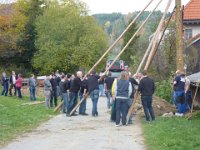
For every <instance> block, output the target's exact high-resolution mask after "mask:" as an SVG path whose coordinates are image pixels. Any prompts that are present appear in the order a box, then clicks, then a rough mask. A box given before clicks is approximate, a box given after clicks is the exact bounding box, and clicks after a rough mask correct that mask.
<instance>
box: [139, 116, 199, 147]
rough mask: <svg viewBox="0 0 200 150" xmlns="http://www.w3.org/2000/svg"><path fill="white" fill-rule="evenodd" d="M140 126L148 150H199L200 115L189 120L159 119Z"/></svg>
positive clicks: (143, 122)
mask: <svg viewBox="0 0 200 150" xmlns="http://www.w3.org/2000/svg"><path fill="white" fill-rule="evenodd" d="M142 124H143V129H144V136H145V142H146V145H147V148H148V149H149V150H200V114H198V115H196V116H195V117H193V118H192V119H191V120H187V119H186V118H177V117H175V118H161V117H159V118H157V120H156V122H155V123H151V124H146V122H145V121H142Z"/></svg>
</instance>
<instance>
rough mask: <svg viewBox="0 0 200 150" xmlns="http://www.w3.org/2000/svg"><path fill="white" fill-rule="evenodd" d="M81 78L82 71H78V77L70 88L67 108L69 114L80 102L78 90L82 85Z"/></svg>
mask: <svg viewBox="0 0 200 150" xmlns="http://www.w3.org/2000/svg"><path fill="white" fill-rule="evenodd" d="M81 78H82V72H81V71H78V72H77V73H76V77H75V78H74V79H73V80H72V81H71V86H70V90H69V92H70V93H69V98H70V101H69V107H68V110H67V115H68V114H69V113H70V112H71V111H72V109H73V108H74V107H75V106H76V105H77V103H78V92H79V90H80V87H81Z"/></svg>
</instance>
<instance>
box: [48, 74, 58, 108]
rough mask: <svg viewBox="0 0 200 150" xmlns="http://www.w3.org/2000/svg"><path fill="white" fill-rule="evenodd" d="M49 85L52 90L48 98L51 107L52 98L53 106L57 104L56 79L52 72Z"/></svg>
mask: <svg viewBox="0 0 200 150" xmlns="http://www.w3.org/2000/svg"><path fill="white" fill-rule="evenodd" d="M50 82H51V86H52V92H51V100H50V107H53V99H54V105H55V107H56V106H57V105H58V104H57V101H58V100H57V93H56V92H57V85H58V83H57V81H56V76H55V75H54V74H53V75H52V78H51V79H50Z"/></svg>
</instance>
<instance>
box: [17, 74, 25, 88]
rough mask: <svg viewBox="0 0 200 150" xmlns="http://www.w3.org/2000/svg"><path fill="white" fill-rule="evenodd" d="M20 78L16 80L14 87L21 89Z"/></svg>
mask: <svg viewBox="0 0 200 150" xmlns="http://www.w3.org/2000/svg"><path fill="white" fill-rule="evenodd" d="M22 81H23V79H22V77H19V78H18V79H17V80H16V87H17V88H21V87H22Z"/></svg>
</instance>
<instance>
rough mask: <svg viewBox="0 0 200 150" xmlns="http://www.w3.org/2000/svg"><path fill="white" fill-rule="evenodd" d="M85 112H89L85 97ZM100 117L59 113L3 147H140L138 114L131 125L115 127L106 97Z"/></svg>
mask: <svg viewBox="0 0 200 150" xmlns="http://www.w3.org/2000/svg"><path fill="white" fill-rule="evenodd" d="M87 106H88V109H87V112H88V113H89V114H91V101H90V99H88V104H87ZM98 109H99V117H91V115H90V116H74V117H66V116H65V115H63V114H61V115H58V116H56V117H55V118H53V119H51V120H49V121H48V122H45V123H44V124H42V125H41V126H39V127H38V128H37V129H34V130H33V131H32V132H30V133H26V134H24V135H22V136H20V137H18V138H17V139H16V140H14V141H13V142H11V143H10V144H9V145H7V146H6V147H4V148H2V150H71V149H73V150H143V149H145V146H144V140H143V137H142V131H141V128H140V123H138V121H137V118H136V119H135V123H134V125H131V126H127V127H115V125H114V124H113V123H111V122H110V121H109V119H110V115H109V112H108V110H107V108H106V99H105V98H100V100H99V108H98Z"/></svg>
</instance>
